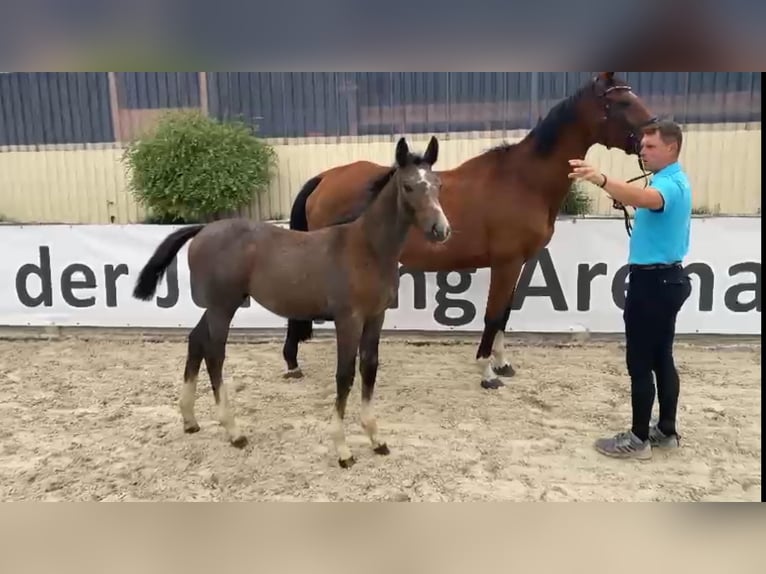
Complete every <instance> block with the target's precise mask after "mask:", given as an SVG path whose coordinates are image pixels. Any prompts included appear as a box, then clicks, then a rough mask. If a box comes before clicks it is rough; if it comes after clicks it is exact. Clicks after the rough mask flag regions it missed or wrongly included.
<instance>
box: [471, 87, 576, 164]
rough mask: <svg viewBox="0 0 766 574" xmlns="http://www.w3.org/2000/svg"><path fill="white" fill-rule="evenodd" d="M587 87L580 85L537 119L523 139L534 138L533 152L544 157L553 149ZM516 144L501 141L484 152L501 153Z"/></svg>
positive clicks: (574, 115)
mask: <svg viewBox="0 0 766 574" xmlns="http://www.w3.org/2000/svg"><path fill="white" fill-rule="evenodd" d="M589 88H590V86H589V85H586V86H583V87H581V88H580V89H578V90H577V91H576V92H575V93H574V94H572V95H570V96H568V97H567V98H565V99H563V100H561V101H560V102H559V103H557V104H556V105H555V106H553V107H552V108H551V109H550V110H549V111H548V113H547V114H546V115H545V117H544V118H540V119H538V120H537V125H536V126H535V127H534V128H532V130H531V131H530V132H529V133H528V134H527V135H526V137H525V138H524V140H527V139H529V138H533V139H534V146H535V153H538V154H540V155H541V156H543V157H545V156H547V155H549V154H550V153H551V152H552V151H553V148H554V146H555V145H556V142H558V139H559V137H560V136H561V130H562V128H564V127H565V126H567V125H568V124H571V123H572V122H574V121H575V120H576V119H577V104H578V102H579V101H580V99H581V98H582V96H583V94H584V93H585V90H587V89H589ZM517 145H518V143H512V144H511V143H508V142H503V143H501V144H500V145H497V146H495V147H493V148H491V149H489V150H488V151H487V152H486V153H491V154H502V153H504V152H508V151H510V150H512V149H514V148H515V147H516V146H517Z"/></svg>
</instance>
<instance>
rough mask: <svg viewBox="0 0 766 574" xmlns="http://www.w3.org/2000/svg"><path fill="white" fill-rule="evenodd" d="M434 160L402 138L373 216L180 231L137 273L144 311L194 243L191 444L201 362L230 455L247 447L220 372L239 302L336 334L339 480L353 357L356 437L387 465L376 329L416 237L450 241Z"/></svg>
mask: <svg viewBox="0 0 766 574" xmlns="http://www.w3.org/2000/svg"><path fill="white" fill-rule="evenodd" d="M433 141H436V139H435V138H434V140H433ZM435 149H436V148H435V146H431V147H429V152H428V153H426V154H425V155H423V156H420V155H417V154H414V153H411V152H410V151H409V147H408V145H407V142H406V140H405V139H404V138H401V139H400V140H399V142H398V143H397V145H396V155H395V157H396V162H395V164H394V166H393V167H391V168H388V169H387V170H385V172H384V174H383V175H382V176H381V177H379V178H377V179H376V180H375V181H374V182H373V183H372V187H371V188H370V190H369V202H368V203H369V205H368V206H367V209H366V210H365V212H364V213H363V214H362V215H361V216H360V217H359V218H356V219H355V220H354V221H350V222H347V223H345V224H341V225H337V226H332V227H328V228H324V229H319V230H317V231H313V232H308V233H305V232H299V231H292V230H289V229H285V228H283V227H279V226H277V225H274V224H271V223H266V222H252V221H249V220H246V219H240V218H236V219H225V220H219V221H214V222H212V223H209V224H206V225H191V226H186V227H182V228H181V229H178V230H176V231H174V232H173V233H171V234H170V235H168V236H167V237H166V238H165V239H164V240H163V241H162V243H160V245H159V246H158V247H157V249H156V251H155V252H154V254H153V255H152V256H151V258H150V259H149V261H148V262H147V263H146V265H145V266H144V267H143V269H142V270H141V273H140V275H139V277H138V280H137V282H136V285H135V288H134V290H133V296H134V297H136V298H137V299H141V300H145V301H146V300H149V299H151V298H152V296H153V295H154V293H155V291H156V289H157V284H158V282H159V280H160V278H161V277H162V275H163V274H164V273H165V270H166V268H167V267H168V265H170V263H172V261H173V259H174V258H175V257H176V254H177V253H178V251H179V250H180V249H181V247H182V246H183V245H184V243H186V241H188V240H189V239H192V238H194V239H193V240H192V241H191V243H190V244H189V250H188V263H189V272H190V280H191V289H192V292H193V294H194V298H195V300H196V301H199V302H200V304H201V306H202V307H204V308H205V311H204V313H203V314H202V318H201V319H200V320H199V322H198V323H197V325H196V327H194V329H192V331H191V333H190V334H189V338H188V353H187V357H186V367H185V369H184V384H183V387H182V391H181V397H180V401H179V407H180V410H181V415H182V419H183V428H184V430H185V431H186V432H188V433H193V432H197V431H199V425H198V424H197V420H196V418H195V416H194V402H195V395H196V389H197V376H198V374H199V369H200V365H201V362H202V359H203V358H204V360H205V364H206V366H207V371H208V375H209V377H210V382H211V386H212V388H213V396H214V398H215V402H216V404H217V405H218V418H219V421H220V423H221V425H222V426H223V427H224V428H225V430H226V432H227V435H228V438H229V441H230V442H231V443H232V444H233V445H234V446H236V447H239V448H242V447H244V446H245V445H246V444H247V439H246V437H245V436H244V435H243V434H242V432H241V431H240V430H239V427H238V426H237V423H236V421H235V419H234V412H233V409H232V406H231V404H230V399H229V395H228V391H227V388H226V384H225V382H224V380H223V376H222V370H223V362H224V356H225V350H226V340H227V337H228V333H229V327H230V324H231V320H232V318H233V317H234V314H235V313H236V311H237V309H238V308H239V307H240V305H241V304H242V303H243V302H244V301H245V300H246V298H247V297H252V298H253V299H254V300H255V301H257V302H258V303H259V304H260V305H261V306H263V307H264V308H265V309H268V310H269V311H271V312H272V313H275V314H277V315H281V316H283V317H290V318H298V319H301V320H306V321H309V322H310V321H311V320H313V319H318V318H322V319H324V320H332V321H334V322H335V329H336V339H337V365H336V375H335V380H336V399H335V407H334V415H333V431H332V436H333V440H334V443H335V448H336V450H337V453H338V462H339V464H340V466H341V467H343V468H348V467H349V466H351V465H352V464H353V463H354V457H353V456H352V454H351V451H350V449H349V448H348V446H347V445H346V439H345V434H344V430H343V419H344V415H345V410H346V401H347V398H348V395H349V392H350V390H351V387H352V384H353V381H354V372H355V370H356V357H357V351H358V352H359V357H360V366H359V372H360V375H361V379H362V410H361V424H362V428H363V429H364V431H365V432H366V434H367V436H368V437H369V439H370V442H371V443H372V447H373V450H374V451H375V452H376V453H377V454H388V453H389V449H388V446H387V445H386V443H385V442H382V441H381V440H380V439H379V438H378V427H377V422H376V419H375V416H374V414H373V409H372V396H373V390H374V387H375V380H376V376H377V370H378V343H379V340H380V333H381V328H382V326H383V321H384V319H385V314H386V310H387V309H388V308H389V306H390V305H391V302H392V301H393V300H394V299H395V297H396V295H397V293H398V289H399V273H398V260H399V257H400V255H401V250H402V248H403V246H404V241H405V238H406V237H407V234H408V231H409V230H410V228H411V227H416V228H417V229H418V233H419V234H421V235H423V237H425V238H426V240H427V241H429V242H434V243H438V242H444V241H446V240H447V238H448V237H449V235H450V231H451V230H450V223H449V221H448V220H447V217H446V216H445V214H444V211H443V210H442V207H441V204H440V203H439V190H440V187H441V181H440V178H439V176H438V175H437V174H436V173H434V172H433V171H432V170H431V166H432V165H433V163H434V162H436V159H437V156H436V154H435V153H434V150H435ZM307 286H309V288H307Z"/></svg>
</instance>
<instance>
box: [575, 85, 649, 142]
mask: <svg viewBox="0 0 766 574" xmlns="http://www.w3.org/2000/svg"><path fill="white" fill-rule="evenodd" d="M582 95H583V98H582V100H583V102H584V105H586V106H587V109H588V114H587V117H588V118H589V121H588V123H589V127H590V129H591V130H592V133H593V135H594V137H595V139H596V141H598V143H600V144H602V145H604V146H606V147H607V148H613V147H615V148H618V149H621V150H622V151H624V152H625V153H627V154H635V155H638V154H639V153H640V152H641V136H642V129H643V128H644V127H646V126H648V125H650V124H652V123H655V122H656V121H657V117H656V116H655V115H654V114H653V113H652V112H651V111H650V110H649V108H648V106H647V105H646V104H645V103H644V102H643V100H641V98H639V97H638V96H637V95H636V94H635V93H633V90H632V89H631V87H630V86H629V85H628V84H627V83H626V82H625V81H624V80H623V79H621V78H619V77H615V75H614V72H599V74H598V75H597V76H596V77H594V78H593V80H592V82H591V85H590V89H585V90H583V93H582Z"/></svg>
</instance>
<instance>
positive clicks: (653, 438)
mask: <svg viewBox="0 0 766 574" xmlns="http://www.w3.org/2000/svg"><path fill="white" fill-rule="evenodd" d="M679 439H680V437H679V436H678V434H672V435H666V434H665V433H663V432H662V431H661V430H660V428H659V427H658V426H657V425H656V424H654V425H652V426H651V427H650V428H649V442H650V443H651V445H652V447H655V448H678V445H679V442H680V440H679Z"/></svg>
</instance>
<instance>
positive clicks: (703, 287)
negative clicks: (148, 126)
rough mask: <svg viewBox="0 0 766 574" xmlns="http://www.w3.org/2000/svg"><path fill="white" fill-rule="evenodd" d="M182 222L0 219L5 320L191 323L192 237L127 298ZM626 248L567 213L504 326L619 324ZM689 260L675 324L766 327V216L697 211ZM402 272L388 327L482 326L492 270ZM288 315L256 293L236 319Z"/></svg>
mask: <svg viewBox="0 0 766 574" xmlns="http://www.w3.org/2000/svg"><path fill="white" fill-rule="evenodd" d="M174 229H176V227H174V226H159V225H73V226H70V225H39V226H37V225H35V226H15V225H0V246H1V247H0V253H1V254H2V255H0V325H12V326H18V325H36V326H40V325H60V326H74V325H78V326H103V327H136V326H137V327H193V326H194V325H195V324H196V322H197V321H198V320H199V317H200V315H201V310H200V308H199V307H198V306H197V305H196V304H195V303H194V301H193V300H192V298H191V295H190V290H189V272H188V267H187V262H186V252H187V247H188V244H187V245H185V246H184V248H183V249H182V250H181V251H180V252H179V256H178V257H177V259H176V264H175V265H174V266H173V267H172V268H171V271H170V273H169V276H166V278H165V279H163V281H162V283H161V285H160V287H159V289H158V292H157V297H155V298H154V299H153V300H152V301H149V302H145V301H139V300H136V299H133V298H132V296H131V292H132V290H133V285H134V283H135V280H136V277H137V276H138V273H139V271H140V270H141V268H142V267H143V265H144V264H145V263H146V261H147V260H148V259H149V257H150V256H151V255H152V253H153V252H154V250H155V248H156V247H157V245H158V244H159V243H160V241H161V240H162V239H163V238H164V237H165V236H167V235H168V234H169V233H171V232H172V231H173V230H174ZM627 249H628V237H627V235H626V233H625V228H624V226H623V223H622V220H619V219H584V220H583V219H579V220H577V219H575V220H561V221H559V222H558V223H557V226H556V233H555V234H554V237H553V240H552V241H551V243H550V245H549V246H548V248H547V249H546V250H544V252H543V253H542V254H541V256H540V258H539V259H538V260H537V262H536V263H535V264H528V265H527V268H526V269H525V271H524V272H523V274H522V277H521V279H520V282H519V288H518V293H517V296H516V299H515V304H514V309H513V310H512V311H511V316H510V321H509V323H508V329H509V330H512V331H527V332H571V331H586V330H587V331H591V332H622V331H623V320H622V304H623V301H624V285H625V281H626V267H625V261H626V258H627ZM685 265H686V266H687V271H688V272H689V274H690V276H691V278H692V285H693V291H692V295H691V297H690V298H689V299H688V300H687V302H686V304H685V306H684V308H683V309H682V311H681V313H680V314H679V318H678V325H677V330H678V332H679V333H728V334H760V333H761V220H760V218H735V217H732V218H726V217H715V218H709V219H694V220H693V222H692V236H691V249H690V253H689V256H688V257H687V259H686V261H685ZM401 271H402V280H401V286H400V290H399V301H398V304H397V306H396V308H393V309H390V310H389V312H388V314H387V317H386V323H385V325H384V328H385V329H408V330H424V331H438V330H460V331H481V330H482V329H483V326H484V307H485V305H486V300H487V293H488V288H489V275H490V274H489V269H480V270H477V271H474V270H467V271H463V272H445V273H417V272H416V273H414V274H412V273H410V272H408V271H407V270H406V269H402V270H401ZM285 325H286V321H285V319H283V318H281V317H278V316H276V315H273V314H272V313H270V312H268V311H266V310H265V309H263V308H262V307H260V306H259V305H258V304H257V303H255V302H254V301H253V300H250V301H249V306H247V307H243V308H242V309H240V310H239V312H238V313H237V315H236V316H235V318H234V321H233V323H232V327H233V328H237V327H247V328H284V327H285ZM316 328H333V324H332V323H331V322H329V323H324V324H318V325H316Z"/></svg>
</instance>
